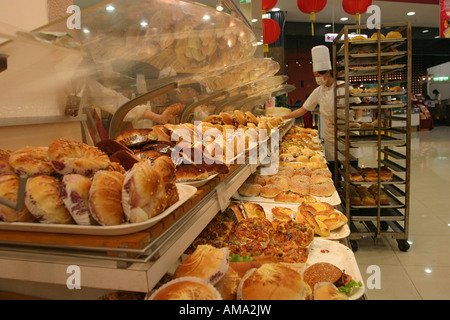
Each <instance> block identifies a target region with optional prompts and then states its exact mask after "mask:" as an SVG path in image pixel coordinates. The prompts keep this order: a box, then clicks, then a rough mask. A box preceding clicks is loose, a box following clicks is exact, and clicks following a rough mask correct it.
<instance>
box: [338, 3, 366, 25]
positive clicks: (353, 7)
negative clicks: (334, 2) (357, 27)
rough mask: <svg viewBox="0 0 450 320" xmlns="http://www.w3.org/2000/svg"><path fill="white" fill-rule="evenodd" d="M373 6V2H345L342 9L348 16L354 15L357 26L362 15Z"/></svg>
mask: <svg viewBox="0 0 450 320" xmlns="http://www.w3.org/2000/svg"><path fill="white" fill-rule="evenodd" d="M371 5H372V0H343V1H342V7H343V8H344V11H345V12H347V13H348V14H354V15H355V20H356V24H359V21H360V19H359V16H360V14H361V13H364V12H366V11H367V8H368V7H369V6H371Z"/></svg>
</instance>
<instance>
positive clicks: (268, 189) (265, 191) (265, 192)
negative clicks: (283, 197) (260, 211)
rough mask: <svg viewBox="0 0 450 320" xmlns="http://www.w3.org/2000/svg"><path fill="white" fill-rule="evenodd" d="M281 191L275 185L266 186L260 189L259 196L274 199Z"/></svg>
mask: <svg viewBox="0 0 450 320" xmlns="http://www.w3.org/2000/svg"><path fill="white" fill-rule="evenodd" d="M282 191H283V189H282V188H281V187H280V186H279V185H277V184H267V185H265V186H264V187H262V188H261V191H260V196H261V197H264V198H275V197H276V196H277V195H278V194H279V193H281V192H282Z"/></svg>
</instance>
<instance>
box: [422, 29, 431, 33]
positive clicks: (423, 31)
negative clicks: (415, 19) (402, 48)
mask: <svg viewBox="0 0 450 320" xmlns="http://www.w3.org/2000/svg"><path fill="white" fill-rule="evenodd" d="M428 32H430V30H422V33H428Z"/></svg>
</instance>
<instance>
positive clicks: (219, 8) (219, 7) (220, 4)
mask: <svg viewBox="0 0 450 320" xmlns="http://www.w3.org/2000/svg"><path fill="white" fill-rule="evenodd" d="M216 10H217V11H223V6H222V2H219V3H218V4H217V6H216Z"/></svg>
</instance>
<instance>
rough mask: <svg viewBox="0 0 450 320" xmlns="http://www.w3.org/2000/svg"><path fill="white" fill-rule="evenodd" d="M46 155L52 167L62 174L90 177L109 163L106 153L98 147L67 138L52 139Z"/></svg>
mask: <svg viewBox="0 0 450 320" xmlns="http://www.w3.org/2000/svg"><path fill="white" fill-rule="evenodd" d="M48 156H49V159H50V161H51V164H52V166H53V168H54V169H55V170H56V172H58V173H60V174H62V175H66V174H71V173H78V174H81V175H84V176H87V177H92V176H93V175H94V174H95V173H96V172H97V171H100V170H105V169H107V168H108V167H109V166H110V164H111V161H110V160H109V157H108V155H107V154H106V153H104V152H103V151H101V150H100V149H98V148H96V147H91V146H89V145H87V144H85V143H83V142H77V141H72V140H69V139H59V140H55V141H53V142H52V143H51V144H50V146H49V147H48Z"/></svg>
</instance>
